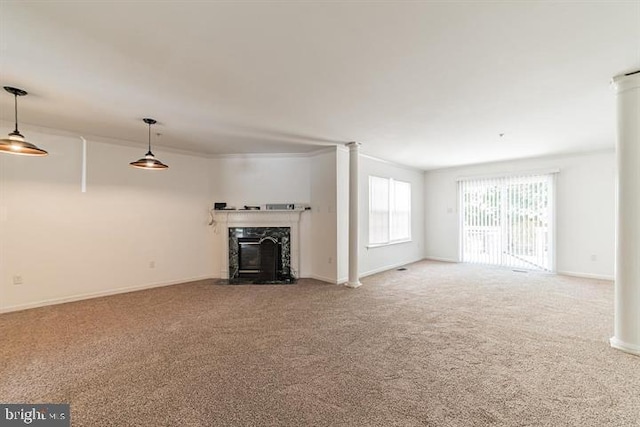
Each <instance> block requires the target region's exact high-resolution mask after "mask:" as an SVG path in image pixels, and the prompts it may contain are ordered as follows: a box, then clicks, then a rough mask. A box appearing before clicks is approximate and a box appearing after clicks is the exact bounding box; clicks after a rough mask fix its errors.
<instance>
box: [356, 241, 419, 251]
mask: <svg viewBox="0 0 640 427" xmlns="http://www.w3.org/2000/svg"><path fill="white" fill-rule="evenodd" d="M411 242H412V240H411V239H405V240H396V241H393V242H389V243H375V244H372V245H367V246H366V248H367V249H371V248H383V247H385V246H392V245H399V244H401V243H411Z"/></svg>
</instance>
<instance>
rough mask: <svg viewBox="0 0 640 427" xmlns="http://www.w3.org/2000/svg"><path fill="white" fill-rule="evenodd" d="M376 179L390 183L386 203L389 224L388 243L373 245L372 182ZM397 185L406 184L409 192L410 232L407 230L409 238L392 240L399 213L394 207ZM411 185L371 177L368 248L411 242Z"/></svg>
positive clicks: (389, 178)
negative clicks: (395, 219)
mask: <svg viewBox="0 0 640 427" xmlns="http://www.w3.org/2000/svg"><path fill="white" fill-rule="evenodd" d="M374 179H379V180H385V181H387V183H388V192H387V194H388V200H387V203H386V207H387V211H386V212H387V218H388V224H387V239H386V241H381V242H375V243H372V242H371V234H372V233H371V217H372V208H373V204H372V181H373V180H374ZM396 183H402V184H406V185H407V187H408V190H409V200H408V203H409V211H408V218H407V221H408V230H407V236H402V237H400V238H392V236H391V234H392V230H393V225H394V217H397V212H396V210H395V206H394V196H395V189H396V187H395V184H396ZM411 196H412V195H411V183H410V182H408V181H403V180H399V179H394V178H391V177H382V176H376V175H369V212H368V213H369V217H368V220H369V223H368V228H367V232H368V238H367V248H376V247H381V246H389V245H395V244H398V243H406V242H411V229H412V224H411V214H412V212H411V211H412V197H411Z"/></svg>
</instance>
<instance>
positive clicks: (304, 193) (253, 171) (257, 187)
mask: <svg viewBox="0 0 640 427" xmlns="http://www.w3.org/2000/svg"><path fill="white" fill-rule="evenodd" d="M310 165H311V160H310V158H309V157H308V156H300V155H286V154H280V155H258V154H254V155H251V154H248V155H245V156H240V155H237V156H228V157H221V158H215V159H211V180H212V181H211V195H212V197H213V198H212V199H211V203H212V204H213V202H227V205H228V206H235V207H236V208H238V209H241V208H243V207H244V205H264V204H267V203H309V200H310V197H311V174H310V173H309V168H310Z"/></svg>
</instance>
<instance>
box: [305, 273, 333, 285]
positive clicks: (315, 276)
mask: <svg viewBox="0 0 640 427" xmlns="http://www.w3.org/2000/svg"><path fill="white" fill-rule="evenodd" d="M307 277H308V278H310V279H315V280H320V281H321V282H327V283H331V284H333V285H337V284H338V282H337V281H336V280H335V279H330V278H328V277H324V276H320V275H318V274H309V275H307Z"/></svg>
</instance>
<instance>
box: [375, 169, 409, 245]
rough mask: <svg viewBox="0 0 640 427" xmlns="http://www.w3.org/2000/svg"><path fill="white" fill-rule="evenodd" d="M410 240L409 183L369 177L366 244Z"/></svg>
mask: <svg viewBox="0 0 640 427" xmlns="http://www.w3.org/2000/svg"><path fill="white" fill-rule="evenodd" d="M409 239H411V184H410V183H408V182H402V181H396V180H394V179H393V178H380V177H377V176H370V177H369V244H370V245H384V244H389V243H394V242H399V241H406V240H409Z"/></svg>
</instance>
